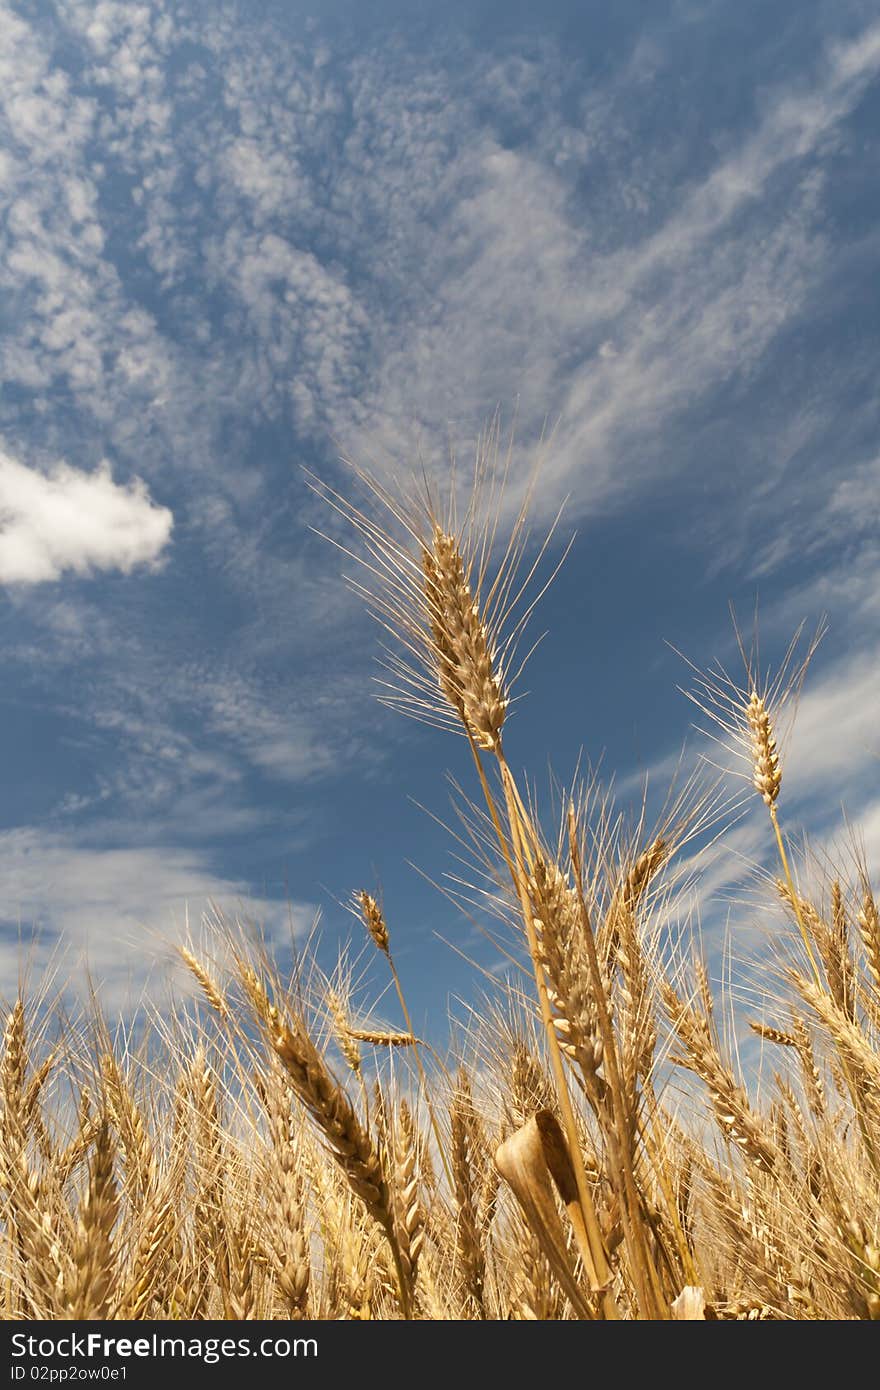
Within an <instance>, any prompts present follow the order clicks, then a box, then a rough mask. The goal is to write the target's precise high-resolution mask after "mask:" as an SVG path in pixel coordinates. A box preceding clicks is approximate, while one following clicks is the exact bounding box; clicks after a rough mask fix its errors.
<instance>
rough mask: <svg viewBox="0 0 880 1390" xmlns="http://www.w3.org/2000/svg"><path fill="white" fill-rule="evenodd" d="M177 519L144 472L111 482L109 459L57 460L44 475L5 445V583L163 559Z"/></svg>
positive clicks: (1, 519) (1, 525)
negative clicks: (87, 462) (79, 464)
mask: <svg viewBox="0 0 880 1390" xmlns="http://www.w3.org/2000/svg"><path fill="white" fill-rule="evenodd" d="M172 525H173V517H172V514H171V512H170V510H169V509H168V508H167V507H161V506H158V505H157V504H156V503H155V502H153V500H152V498H151V497H150V495H149V492H148V490H147V487H146V485H145V484H144V483H143V482H142V481H141V480H140V479H139V478H134V479H132V481H131V482H130V483H129V484H128V485H127V486H123V485H121V484H119V483H114V481H113V477H112V474H111V472H110V465H109V464H108V463H107V462H106V461H103V462H102V463H101V464H99V466H98V467H97V468H96V469H95V471H94V472H93V473H85V472H82V471H81V470H79V469H76V468H71V467H70V466H69V465H68V464H65V463H59V464H58V465H57V466H56V467H55V469H54V470H53V471H52V472H51V473H48V474H47V473H40V472H37V470H36V469H33V468H28V467H26V466H25V465H24V464H22V463H19V462H18V461H17V460H16V459H13V458H10V457H9V455H8V454H5V453H2V452H0V583H3V584H39V583H43V582H45V581H47V580H53V579H59V578H60V577H61V575H62V574H63V573H64V572H65V571H66V570H72V571H73V572H74V573H75V574H89V573H91V572H93V571H95V570H114V569H118V570H122V571H123V573H125V574H128V573H130V572H131V570H133V569H135V568H136V567H137V566H138V565H145V564H151V563H153V562H154V561H155V560H156V559H157V558H158V556H159V555H160V554H161V552H162V551H163V549H164V548H165V546H166V544H167V543H168V538H169V536H170V535H171V528H172Z"/></svg>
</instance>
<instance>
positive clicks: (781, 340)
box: [0, 0, 880, 1031]
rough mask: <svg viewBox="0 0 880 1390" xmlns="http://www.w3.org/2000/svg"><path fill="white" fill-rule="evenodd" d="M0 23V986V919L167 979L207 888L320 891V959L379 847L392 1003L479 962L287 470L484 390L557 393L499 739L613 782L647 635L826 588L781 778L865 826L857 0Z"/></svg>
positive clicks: (95, 9) (684, 645) (441, 744)
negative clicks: (534, 601) (441, 886)
mask: <svg viewBox="0 0 880 1390" xmlns="http://www.w3.org/2000/svg"><path fill="white" fill-rule="evenodd" d="M0 35H2V37H0V108H2V113H0V122H2V124H0V199H2V218H0V293H2V306H3V312H2V341H0V354H2V357H0V361H2V402H3V404H2V416H0V640H2V652H3V671H4V678H3V682H2V687H0V702H2V719H0V749H2V763H0V766H2V778H0V919H2V929H0V931H2V934H0V946H2V949H0V974H2V981H0V987H2V993H3V994H8V993H9V992H10V991H11V990H12V989H13V988H14V987H15V982H16V978H17V972H18V968H19V965H18V962H19V959H20V957H21V954H22V952H23V951H24V953H25V954H27V953H28V952H30V955H31V958H32V960H36V961H37V962H38V963H39V962H42V961H43V960H45V959H46V958H47V957H48V956H50V955H51V954H52V953H53V951H54V952H57V951H58V950H63V951H66V952H67V959H69V960H73V959H76V958H78V957H79V956H80V955H81V954H82V953H83V951H87V953H88V957H89V960H90V962H91V964H92V968H93V970H94V971H95V973H96V975H97V976H98V977H100V978H103V979H105V980H106V982H107V989H108V997H111V996H112V998H113V999H121V998H122V997H123V995H124V993H125V991H126V989H128V988H130V987H131V988H137V987H139V985H140V983H141V982H142V981H143V979H144V977H145V976H146V975H149V976H150V978H151V979H154V980H156V981H158V982H160V983H161V980H162V979H163V978H164V976H165V973H166V957H165V956H164V955H163V952H162V948H161V947H160V946H159V945H158V942H159V938H160V937H161V935H163V934H164V935H167V936H171V937H173V936H175V935H177V936H179V935H180V934H181V932H182V931H183V929H184V927H183V924H184V919H185V913H186V912H187V910H188V912H189V914H190V920H191V921H192V920H194V919H195V920H198V917H199V915H200V913H201V912H202V910H203V909H204V907H205V905H206V903H207V902H208V900H209V899H213V900H214V901H217V902H219V903H220V904H221V905H223V906H224V907H226V908H227V910H229V911H231V912H235V911H239V912H242V913H245V914H246V915H249V916H250V917H252V918H253V919H254V920H256V921H258V922H260V923H262V924H263V925H264V927H265V929H266V930H267V931H268V932H269V934H270V935H271V936H272V937H273V938H274V939H275V940H277V941H278V942H281V941H282V940H283V938H284V933H285V932H286V931H287V929H288V924H289V923H291V922H292V923H293V925H294V928H295V929H303V928H304V927H306V926H307V925H308V923H309V922H310V921H311V919H312V916H313V914H314V912H315V910H316V909H318V908H320V909H321V911H322V914H323V921H324V927H323V930H324V939H323V948H322V949H323V951H324V953H325V956H326V957H328V958H329V957H332V954H333V951H334V950H335V947H336V943H337V942H338V940H339V939H340V937H341V936H344V935H345V934H346V933H347V932H348V929H349V925H350V922H349V919H347V918H346V915H345V913H344V912H343V911H342V910H341V908H340V906H339V905H338V903H339V900H344V899H345V898H347V897H348V895H349V894H350V892H351V890H352V889H354V888H356V887H360V886H367V887H376V886H380V887H381V888H382V890H383V892H384V897H385V903H386V908H387V911H388V915H389V920H390V923H391V929H392V933H393V935H394V939H395V943H396V946H397V950H398V954H399V957H400V966H401V970H402V972H403V973H404V974H405V976H406V978H407V982H408V988H409V990H410V993H411V995H412V1000H413V1004H414V1011H415V1012H416V1014H417V1015H418V1017H419V1018H420V1019H422V1020H424V1021H425V1025H426V1027H433V1028H434V1030H435V1031H436V1029H437V1027H439V1026H440V1023H439V1021H440V1020H441V1019H442V1017H443V1015H444V1013H445V1008H446V1003H447V1000H448V999H449V998H457V997H462V998H464V999H468V998H472V997H473V994H474V988H475V986H474V983H473V978H474V977H473V971H472V970H471V968H470V966H468V965H467V964H466V962H465V961H464V960H463V959H462V957H461V956H460V955H459V954H457V949H458V950H461V951H462V952H464V953H465V954H466V955H472V956H474V957H475V958H476V959H477V961H478V962H479V963H481V964H482V965H485V966H487V967H492V966H493V965H494V964H495V963H496V961H495V958H494V957H493V955H492V952H491V951H490V950H489V949H488V947H486V946H485V945H483V943H482V942H481V940H480V939H479V938H478V937H477V936H475V934H474V931H473V928H472V926H471V925H470V924H469V923H468V922H467V921H466V920H465V919H464V918H463V917H462V916H460V915H458V914H456V912H455V911H454V910H453V909H452V907H451V906H450V904H449V903H448V902H447V901H446V900H445V899H444V897H443V896H442V894H440V893H438V892H437V890H436V888H434V887H431V886H430V884H428V883H427V882H426V881H425V879H424V878H423V877H422V876H420V874H419V872H417V869H416V868H413V867H411V866H410V861H411V863H412V864H414V865H416V866H417V868H418V869H420V870H421V871H422V872H423V874H425V875H427V876H428V877H430V878H435V879H440V878H441V877H442V876H443V875H444V873H447V872H456V866H455V862H454V860H453V858H452V851H453V848H454V846H453V843H452V841H451V840H450V838H449V836H448V834H447V833H446V832H445V831H444V830H443V829H442V828H441V827H440V826H439V825H438V824H437V820H435V819H433V818H432V817H436V818H438V819H439V820H443V819H447V818H448V815H449V810H448V800H449V790H448V786H447V784H446V783H445V782H444V776H445V774H446V772H447V771H449V772H451V773H452V774H453V775H454V776H458V777H460V778H461V779H462V781H463V782H465V783H466V782H467V778H468V772H469V769H468V765H467V761H466V759H465V757H464V753H465V752H466V749H464V748H463V745H462V744H461V743H460V742H458V741H456V740H454V739H449V738H448V737H444V736H443V735H442V734H440V733H438V732H435V731H432V730H429V729H424V728H421V727H420V726H418V725H416V724H412V723H409V722H407V721H405V720H403V719H402V718H401V717H400V716H397V715H395V714H393V713H392V712H389V711H386V710H384V709H383V708H382V707H381V706H379V705H378V704H377V703H376V702H375V699H374V695H373V693H372V687H371V677H372V675H373V673H374V670H375V667H374V661H375V655H376V650H377V642H376V635H375V633H374V632H373V631H371V630H370V628H369V625H368V624H367V623H365V621H364V619H363V615H362V612H361V608H360V606H359V604H358V603H357V602H356V601H355V600H354V599H353V597H352V596H350V595H349V594H348V593H347V591H346V589H345V586H344V583H343V581H342V579H341V577H340V571H341V568H342V563H341V561H340V558H339V556H338V555H337V554H336V553H335V552H334V551H333V550H332V549H331V548H330V547H328V546H327V545H326V543H325V542H323V541H321V540H320V539H318V538H317V537H316V536H315V535H314V534H313V532H312V530H310V527H313V526H315V527H321V526H325V525H326V524H327V517H326V513H325V509H324V508H322V507H321V505H320V504H319V503H318V501H317V499H315V498H314V497H313V496H312V495H311V494H310V493H309V492H308V490H307V488H306V486H305V484H304V480H303V469H304V468H311V469H314V470H315V471H316V472H318V473H319V474H320V475H321V476H323V477H325V478H327V479H328V480H329V481H330V482H331V483H337V484H338V482H339V480H340V479H341V478H342V477H343V471H342V469H341V466H340V464H339V462H338V460H339V455H340V454H342V453H348V454H351V455H352V456H354V457H355V458H358V459H360V460H363V461H367V460H374V461H375V462H376V466H377V467H379V468H380V469H382V468H385V467H386V466H391V464H392V463H393V464H394V465H395V466H396V467H398V468H405V467H406V466H407V465H408V463H410V462H411V461H412V460H413V459H415V458H416V457H417V454H418V453H419V452H420V453H421V455H422V456H423V457H424V458H425V460H426V461H427V463H428V466H429V467H430V468H431V469H432V470H433V471H435V472H437V473H439V474H442V472H443V470H444V469H445V468H446V466H447V465H446V460H447V459H448V456H449V449H450V441H452V442H453V443H454V445H455V448H456V451H457V453H458V454H459V456H460V457H463V458H467V457H469V455H470V453H471V451H472V448H473V440H474V438H475V435H476V433H477V432H478V430H479V429H480V427H481V426H482V425H483V424H484V423H485V421H486V420H487V418H488V417H490V416H491V415H492V413H493V411H495V410H496V408H500V410H501V413H502V419H503V420H504V422H505V424H509V423H510V422H512V420H513V418H514V416H515V417H516V453H515V459H516V469H517V470H525V469H527V468H528V467H529V465H530V462H531V460H532V459H533V458H534V457H535V453H536V450H537V449H538V446H539V441H540V439H541V436H542V433H544V432H546V429H547V428H548V427H552V430H553V433H552V440H551V443H550V444H549V446H548V447H546V448H545V449H544V455H545V458H544V465H543V472H542V475H541V484H540V488H539V496H538V505H539V509H543V511H544V513H545V514H546V515H547V516H550V515H551V514H552V513H554V512H555V511H556V508H557V507H558V505H559V503H560V502H561V501H562V500H563V498H566V497H567V498H568V502H567V507H566V512H565V517H564V521H563V524H562V526H561V528H560V532H559V536H560V543H561V542H562V541H563V540H567V539H568V538H569V536H570V535H571V533H572V532H573V531H576V532H577V537H576V540H575V544H574V548H573V551H572V553H571V555H570V557H569V559H568V561H567V563H566V565H565V567H564V569H563V572H562V574H561V576H560V578H559V580H558V581H557V583H556V584H555V586H554V587H553V589H552V590H551V592H550V593H549V594H548V596H547V598H546V600H545V602H544V604H543V606H542V609H541V613H540V617H539V618H538V619H537V621H536V635H537V632H540V631H543V630H544V629H545V628H546V629H547V637H546V639H545V641H544V643H543V645H542V646H541V648H540V649H539V652H538V654H537V655H536V656H535V658H534V660H533V662H532V664H531V666H530V668H529V672H528V679H527V680H526V681H525V682H524V686H523V689H528V692H529V694H528V698H527V699H526V700H524V701H523V702H522V704H521V705H520V706H519V709H518V713H517V717H516V720H515V721H512V723H511V728H510V735H509V740H508V754H509V756H510V758H511V761H512V762H513V763H514V765H516V766H518V767H519V766H522V767H528V768H529V770H530V772H531V774H532V775H534V776H535V778H536V780H537V781H538V783H539V785H542V786H543V785H546V782H547V775H548V768H550V767H551V766H552V768H553V769H554V770H555V771H556V772H557V773H558V774H559V776H560V777H562V778H563V779H565V778H567V777H568V775H569V774H570V772H571V769H572V767H573V766H574V763H575V761H576V759H577V757H578V754H579V752H580V751H581V750H583V752H584V755H585V756H586V758H588V759H589V760H591V761H592V762H598V761H599V760H600V759H601V760H603V768H604V769H605V770H606V771H607V772H609V773H610V772H611V771H614V772H615V774H616V776H617V779H618V783H619V785H620V787H621V790H622V792H623V793H624V794H626V792H627V790H628V789H629V792H630V793H631V794H634V795H636V797H637V795H638V793H637V788H638V784H639V778H640V777H641V776H642V775H643V774H644V773H645V772H649V773H650V775H651V777H652V779H653V781H654V783H655V784H656V783H657V782H658V780H659V779H662V778H663V777H664V776H666V775H667V773H668V770H669V768H670V766H672V765H674V762H675V760H676V757H677V755H678V751H679V749H680V748H681V745H682V743H683V742H684V741H685V740H686V739H689V740H690V741H691V742H693V739H694V737H695V736H694V735H693V733H692V732H691V730H690V725H691V722H692V715H693V713H694V712H693V710H692V708H691V707H689V706H688V704H687V702H686V701H685V700H684V699H683V697H682V696H681V694H679V693H678V691H677V689H676V686H677V685H679V684H683V683H684V684H686V683H687V676H688V673H687V669H686V667H684V665H683V663H682V661H681V659H680V658H679V657H678V656H676V655H675V654H674V652H673V651H672V650H671V649H670V646H669V645H667V644H672V645H673V646H675V647H677V648H680V649H681V650H683V651H684V652H686V653H687V655H688V656H689V657H691V658H692V659H693V660H694V661H695V662H696V663H697V664H698V665H705V664H707V663H708V662H709V661H710V660H711V659H712V658H713V657H718V658H720V659H722V660H724V661H728V660H731V653H732V651H733V647H732V637H731V627H730V621H729V617H728V607H727V606H728V602H729V601H731V600H732V601H734V602H735V603H736V605H737V607H738V609H739V611H740V612H742V613H744V614H745V615H746V617H747V618H748V617H749V615H750V614H751V612H752V610H753V608H754V605H755V602H756V599H757V600H758V601H759V604H760V612H761V633H762V644H763V650H764V652H765V653H766V655H767V658H768V660H772V659H773V657H774V655H776V654H781V653H782V651H783V650H784V648H785V645H786V642H787V639H788V637H789V635H790V633H791V631H792V629H793V628H794V627H795V626H796V625H797V623H798V622H800V621H801V620H802V619H806V620H807V623H808V625H809V626H815V624H816V622H817V621H818V619H819V618H820V616H821V615H822V614H823V613H826V614H827V615H828V620H829V632H828V635H827V637H826V638H825V640H824V642H823V644H822V646H821V648H820V652H819V654H818V656H817V658H816V660H815V662H814V665H813V668H812V671H811V674H810V678H809V682H808V685H807V687H806V694H805V697H804V700H803V703H802V707H801V710H800V717H799V723H798V725H797V732H796V734H795V739H794V743H793V744H792V746H791V749H790V756H789V758H788V759H787V762H786V769H787V771H786V779H787V780H786V787H785V797H786V803H785V804H786V815H787V816H788V817H789V818H790V821H791V824H792V825H793V826H804V827H806V828H808V829H809V830H810V832H811V833H812V834H813V835H815V836H816V837H817V838H819V839H822V838H824V837H826V836H833V835H834V834H835V833H837V832H838V831H839V829H840V826H841V824H842V820H843V814H844V809H845V811H846V813H847V814H849V815H850V816H851V817H852V818H853V819H854V820H857V821H861V822H862V824H863V826H864V833H865V838H866V841H867V843H868V848H869V850H870V852H872V853H874V852H875V851H876V850H877V849H880V793H878V791H877V785H878V783H877V768H878V764H877V754H878V748H880V735H878V733H877V726H878V721H877V717H876V713H877V708H878V689H880V680H878V678H880V668H878V650H880V597H878V596H880V548H878V539H877V523H878V519H880V435H878V405H877V390H876V380H877V361H878V347H880V341H878V339H880V232H878V188H880V178H878V176H880V23H878V22H877V19H876V5H874V4H871V3H862V0H834V3H833V4H832V3H830V2H829V3H820V0H799V3H797V4H794V3H787V0H786V2H785V3H777V4H775V5H772V6H768V5H766V4H759V3H757V2H756V0H740V3H738V4H736V5H731V4H725V3H722V2H721V0H705V3H702V2H701V0H681V3H666V0H657V2H656V3H653V4H651V5H650V6H648V5H644V4H635V3H632V0H628V2H627V3H620V4H616V5H615V6H614V7H613V11H612V10H611V8H610V7H609V6H608V5H606V4H599V3H593V0H590V2H589V3H583V0H577V3H576V2H575V0H546V3H544V4H542V5H540V6H535V5H534V4H521V3H518V2H515V0H505V3H504V4H501V3H497V2H496V0H481V3H467V4H464V3H459V2H458V0H448V3H446V4H445V5H443V6H428V5H424V4H421V3H413V0H409V3H402V0H376V3H370V4H363V3H354V0H321V2H320V3H318V0H311V3H305V4H304V3H300V2H299V0H239V3H237V4H223V3H216V4H212V5H210V6H205V5H199V4H193V3H190V2H189V0H176V3H164V0H146V3H139V4H138V3H117V0H27V3H20V4H15V3H10V0H0ZM789 770H790V771H789ZM414 803H416V804H414ZM419 807H422V808H425V809H418V808H419ZM755 814H756V817H757V819H752V820H748V821H746V822H743V823H742V824H740V825H739V826H738V827H737V829H736V831H735V832H734V834H735V836H736V838H735V840H734V843H733V845H732V851H735V852H732V853H731V854H730V856H729V857H728V859H727V860H726V861H725V862H724V863H722V864H720V865H719V864H717V863H716V864H715V866H714V868H713V873H712V879H711V882H712V886H713V887H715V888H717V889H718V891H719V892H720V893H721V894H722V896H723V894H724V892H725V890H726V889H731V885H732V884H734V881H735V879H736V878H737V876H738V875H740V876H741V874H742V872H743V859H742V856H743V855H745V856H748V855H750V854H759V853H760V845H761V843H762V839H763V833H762V822H761V820H760V807H759V806H758V807H756V808H755ZM731 891H733V890H732V889H731ZM734 895H735V894H734ZM747 916H748V918H749V921H750V922H751V921H753V920H754V913H750V914H747ZM35 934H36V936H37V945H36V946H33V945H30V944H29V943H31V941H32V938H33V937H34V936H35ZM440 938H442V939H443V940H442V941H441V939H440ZM444 941H445V942H448V943H450V944H443V942H444ZM456 948H457V949H456ZM156 988H159V984H157V985H156ZM389 1008H390V1006H389ZM432 1020H433V1022H432Z"/></svg>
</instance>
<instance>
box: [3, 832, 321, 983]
mask: <svg viewBox="0 0 880 1390" xmlns="http://www.w3.org/2000/svg"><path fill="white" fill-rule="evenodd" d="M0 882H2V884H3V891H2V901H0V927H2V930H0V993H2V994H4V995H6V996H8V995H9V994H10V993H11V992H12V991H13V990H14V989H15V982H16V980H17V979H18V978H19V974H20V971H21V970H22V969H24V968H26V967H27V965H28V964H30V966H31V968H32V969H33V968H36V967H40V968H45V966H46V964H47V963H48V962H49V961H50V960H51V959H53V957H55V956H57V954H58V952H59V951H60V952H62V953H63V962H62V963H61V966H60V969H62V971H63V973H65V974H67V976H68V978H69V980H70V982H71V984H72V985H73V987H74V988H77V987H79V988H81V987H82V984H83V983H84V980H85V976H84V974H83V973H82V972H83V971H84V970H85V969H86V968H87V969H88V970H89V972H90V973H91V975H92V976H93V978H94V979H95V980H96V981H97V982H98V983H99V985H100V986H101V988H100V997H101V1001H102V1004H103V1005H104V1007H105V1008H107V1009H109V1010H110V1011H113V1010H115V1009H117V1008H125V1007H128V1006H130V1005H131V1003H132V1002H136V1001H137V999H138V998H139V997H140V996H141V994H142V993H143V991H144V987H145V984H146V982H147V980H148V979H151V980H152V978H153V977H156V978H157V979H161V978H162V977H163V976H164V975H166V974H167V973H168V968H169V966H170V965H171V964H172V962H173V960H174V956H173V952H172V950H171V947H172V946H173V945H174V943H176V942H180V941H183V940H185V939H186V937H187V935H188V931H189V930H192V929H194V930H195V931H196V933H198V930H199V923H200V921H201V919H202V917H203V915H204V914H206V913H208V912H209V911H210V907H211V904H215V905H216V906H217V907H218V908H219V909H220V910H221V912H223V913H224V915H226V916H227V917H228V918H229V919H230V920H235V919H236V918H240V920H241V921H242V922H243V923H246V924H251V925H252V927H253V928H254V929H256V930H258V931H259V932H260V934H261V935H262V936H263V937H264V939H265V940H266V942H267V944H268V945H269V946H270V947H272V946H274V947H277V948H281V947H282V945H283V943H284V942H285V941H286V940H289V935H290V929H291V924H292V927H293V931H294V933H296V934H300V933H303V932H306V931H308V929H309V927H310V926H311V924H312V922H313V920H314V915H315V911H314V908H313V906H312V905H311V904H309V903H303V902H292V903H290V904H288V903H287V902H285V901H284V900H283V899H278V900H276V899H271V898H262V897H254V896H251V894H250V893H249V892H248V889H247V885H246V884H244V883H241V882H238V881H236V880H234V879H226V878H223V877H222V876H221V875H219V874H216V873H213V872H212V871H211V869H210V868H209V867H208V866H207V864H206V862H205V859H204V857H203V856H202V855H201V854H200V853H199V852H198V851H189V850H175V849H166V848H146V849H145V848H140V847H126V848H114V849H95V848H90V847H88V846H86V845H83V844H82V843H78V842H77V841H76V839H74V838H72V837H69V836H65V835H61V834H59V833H57V832H50V831H46V830H40V829H37V828H35V827H30V826H25V827H21V828H18V829H15V830H11V831H5V832H3V833H2V834H0ZM150 997H151V998H152V999H154V1002H155V992H154V988H153V986H152V985H151V989H150Z"/></svg>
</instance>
